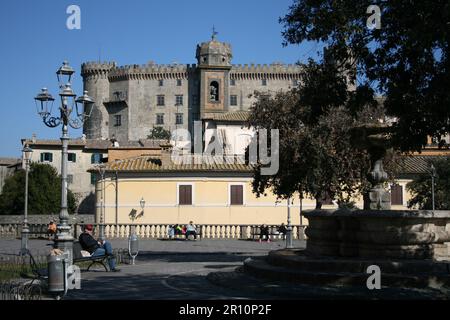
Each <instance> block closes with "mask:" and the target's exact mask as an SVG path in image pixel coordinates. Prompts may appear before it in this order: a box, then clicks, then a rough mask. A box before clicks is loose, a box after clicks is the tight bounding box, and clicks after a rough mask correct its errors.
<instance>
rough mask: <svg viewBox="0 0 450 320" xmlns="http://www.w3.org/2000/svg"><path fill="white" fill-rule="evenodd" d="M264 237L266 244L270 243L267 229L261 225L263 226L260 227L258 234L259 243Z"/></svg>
mask: <svg viewBox="0 0 450 320" xmlns="http://www.w3.org/2000/svg"><path fill="white" fill-rule="evenodd" d="M264 236H265V237H266V239H267V242H270V239H269V227H268V226H266V225H265V224H263V225H262V226H261V227H260V232H259V242H261V239H263V238H264Z"/></svg>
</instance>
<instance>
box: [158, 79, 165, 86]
mask: <svg viewBox="0 0 450 320" xmlns="http://www.w3.org/2000/svg"><path fill="white" fill-rule="evenodd" d="M158 85H159V86H160V87H163V86H164V80H163V79H159V80H158Z"/></svg>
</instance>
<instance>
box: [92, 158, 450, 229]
mask: <svg viewBox="0 0 450 320" xmlns="http://www.w3.org/2000/svg"><path fill="white" fill-rule="evenodd" d="M121 156H126V154H122V155H121ZM442 156H443V155H442V154H439V155H436V154H430V155H427V154H423V155H420V156H412V157H405V159H404V161H403V162H402V165H401V174H400V175H399V176H398V179H397V181H396V183H395V184H393V185H391V193H392V209H393V210H404V209H407V202H408V200H409V199H410V198H411V195H410V194H409V193H408V192H407V190H406V184H407V183H408V182H409V181H411V180H412V179H413V178H414V177H415V176H417V175H419V174H427V170H428V168H429V163H430V161H432V160H433V159H436V158H437V157H442ZM187 157H190V156H184V157H183V156H181V157H180V158H179V159H175V161H171V158H170V149H166V150H163V151H162V152H161V154H160V155H156V154H155V155H140V156H135V157H132V158H127V159H122V160H119V159H118V158H120V157H114V158H115V159H116V160H115V161H111V162H109V163H107V164H106V166H105V178H104V179H98V181H97V184H96V197H97V208H96V221H97V222H99V223H105V224H110V225H127V224H143V225H158V224H160V225H168V224H175V223H181V224H186V223H188V222H189V221H191V220H192V221H194V222H195V223H197V224H205V225H206V224H207V225H259V224H263V223H265V224H268V225H279V224H281V223H282V222H284V223H286V222H287V212H288V208H287V201H286V200H281V201H280V200H279V201H277V198H276V196H275V195H274V194H272V193H271V192H270V191H269V190H267V194H266V195H265V196H261V197H260V198H257V197H256V195H255V194H254V193H253V192H252V180H253V173H252V168H251V167H250V166H247V165H245V164H244V163H243V162H242V160H240V161H241V162H239V159H234V158H233V161H230V162H229V163H220V162H219V161H218V160H220V158H215V157H209V158H202V161H201V164H195V163H192V164H186V159H187ZM180 159H181V162H180ZM191 159H192V158H191ZM183 163H184V164H183ZM91 171H92V172H98V171H97V170H94V169H91ZM292 200H293V202H291V204H290V214H291V223H292V224H293V225H300V224H302V225H305V224H307V221H306V219H302V217H301V215H300V201H299V198H298V195H297V196H295V197H294V198H293V199H292ZM355 203H356V205H357V206H358V207H359V208H362V207H363V203H362V198H361V197H360V198H357V199H355ZM314 207H315V200H313V199H308V198H306V199H303V201H302V204H301V208H302V209H303V210H310V209H314ZM322 208H323V209H332V208H336V203H335V202H334V201H331V200H329V201H328V202H325V205H324V206H323V207H322Z"/></svg>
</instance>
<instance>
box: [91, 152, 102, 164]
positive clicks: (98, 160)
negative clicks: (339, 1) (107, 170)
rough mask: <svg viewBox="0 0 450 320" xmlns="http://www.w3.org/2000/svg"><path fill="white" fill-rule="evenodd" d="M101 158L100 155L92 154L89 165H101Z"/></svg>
mask: <svg viewBox="0 0 450 320" xmlns="http://www.w3.org/2000/svg"><path fill="white" fill-rule="evenodd" d="M102 158H103V157H102V154H101V153H93V154H92V155H91V163H102Z"/></svg>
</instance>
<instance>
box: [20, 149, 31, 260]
mask: <svg viewBox="0 0 450 320" xmlns="http://www.w3.org/2000/svg"><path fill="white" fill-rule="evenodd" d="M22 154H23V160H24V164H25V208H24V214H23V226H22V245H21V249H20V253H21V254H26V253H27V252H28V235H29V233H30V230H29V229H28V171H29V169H30V161H31V155H32V154H33V149H31V148H30V147H29V146H28V145H27V144H26V145H25V147H24V148H23V150H22Z"/></svg>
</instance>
